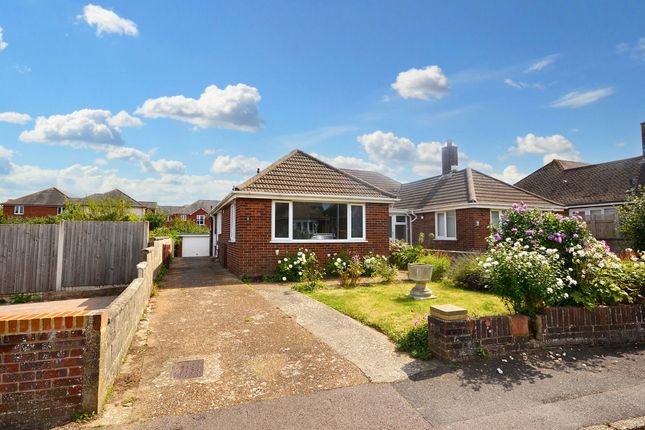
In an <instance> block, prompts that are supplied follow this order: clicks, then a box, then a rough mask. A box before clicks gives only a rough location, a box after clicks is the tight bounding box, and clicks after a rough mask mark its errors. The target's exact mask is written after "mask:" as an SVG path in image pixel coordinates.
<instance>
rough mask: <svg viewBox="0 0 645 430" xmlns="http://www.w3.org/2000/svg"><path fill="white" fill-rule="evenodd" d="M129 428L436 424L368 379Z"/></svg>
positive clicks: (367, 429)
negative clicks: (364, 381) (351, 384)
mask: <svg viewBox="0 0 645 430" xmlns="http://www.w3.org/2000/svg"><path fill="white" fill-rule="evenodd" d="M125 428H127V429H140V430H148V429H150V430H152V429H173V430H180V429H186V430H188V429H190V430H202V429H203V430H210V429H222V430H227V429H250V428H258V429H266V430H302V429H307V430H328V429H354V430H373V429H391V430H398V429H401V430H404V429H405V430H408V429H415V430H423V429H431V428H432V426H431V425H430V424H429V423H428V422H427V421H425V420H424V419H423V418H422V417H421V416H420V415H419V414H418V413H417V412H416V411H415V410H414V409H413V408H412V407H411V406H410V404H409V403H407V402H406V400H405V399H403V398H402V397H401V396H399V395H398V394H397V392H396V391H395V390H394V389H393V388H392V387H391V386H390V385H387V384H367V385H359V386H356V387H349V388H338V389H334V390H328V391H321V392H317V393H313V394H305V395H300V396H295V397H284V398H281V399H275V400H267V401H263V402H256V403H247V404H244V405H240V406H234V407H229V408H224V409H218V410H215V411H209V412H206V413H201V414H197V415H190V416H185V417H171V418H163V419H159V420H152V421H148V422H146V423H141V424H134V425H131V426H127V427H125Z"/></svg>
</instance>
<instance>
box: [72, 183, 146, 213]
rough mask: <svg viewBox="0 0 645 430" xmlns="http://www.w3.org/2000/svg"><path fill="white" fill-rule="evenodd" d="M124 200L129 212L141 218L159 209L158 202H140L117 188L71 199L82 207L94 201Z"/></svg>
mask: <svg viewBox="0 0 645 430" xmlns="http://www.w3.org/2000/svg"><path fill="white" fill-rule="evenodd" d="M106 199H110V200H122V201H124V202H125V203H126V204H127V205H128V211H129V212H130V213H132V214H134V215H136V216H138V217H139V218H143V216H144V215H145V214H146V212H154V211H155V210H156V208H157V203H156V202H140V201H138V200H135V199H133V198H132V197H130V196H129V195H127V194H126V193H124V192H123V191H121V190H119V189H117V188H115V189H113V190H110V191H107V192H105V193H95V194H90V195H89V196H87V197H83V198H81V199H71V201H72V202H74V203H78V204H80V205H81V206H85V205H87V204H88V203H89V202H91V201H92V200H106Z"/></svg>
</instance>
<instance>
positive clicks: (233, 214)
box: [228, 202, 237, 242]
mask: <svg viewBox="0 0 645 430" xmlns="http://www.w3.org/2000/svg"><path fill="white" fill-rule="evenodd" d="M236 225H237V208H236V207H235V202H233V203H231V206H230V209H229V226H230V229H229V232H228V241H229V242H235V236H236V231H235V227H236Z"/></svg>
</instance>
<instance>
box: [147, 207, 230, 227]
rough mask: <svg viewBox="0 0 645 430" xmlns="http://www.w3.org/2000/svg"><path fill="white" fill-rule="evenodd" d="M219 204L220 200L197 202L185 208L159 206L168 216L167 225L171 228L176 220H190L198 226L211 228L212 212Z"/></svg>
mask: <svg viewBox="0 0 645 430" xmlns="http://www.w3.org/2000/svg"><path fill="white" fill-rule="evenodd" d="M217 203H219V201H218V200H197V201H195V202H193V203H191V204H189V205H184V206H159V210H160V211H161V212H164V213H165V214H166V215H168V217H167V219H166V224H167V225H168V226H170V225H171V224H172V221H173V220H174V219H181V220H184V221H186V220H190V221H193V222H194V223H195V224H197V225H202V226H204V227H207V228H209V229H210V228H211V217H210V216H209V213H210V211H212V210H213V208H214V207H215V206H216V205H217Z"/></svg>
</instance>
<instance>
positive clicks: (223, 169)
mask: <svg viewBox="0 0 645 430" xmlns="http://www.w3.org/2000/svg"><path fill="white" fill-rule="evenodd" d="M269 164H271V163H269V162H268V161H261V160H259V159H258V158H256V157H245V156H244V155H236V156H235V157H231V156H230V155H220V156H219V157H217V158H216V159H215V161H213V165H212V166H211V173H215V174H220V173H235V174H241V175H243V174H253V173H255V172H256V171H257V169H258V168H259V169H264V168H265V167H267V166H268V165H269Z"/></svg>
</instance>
